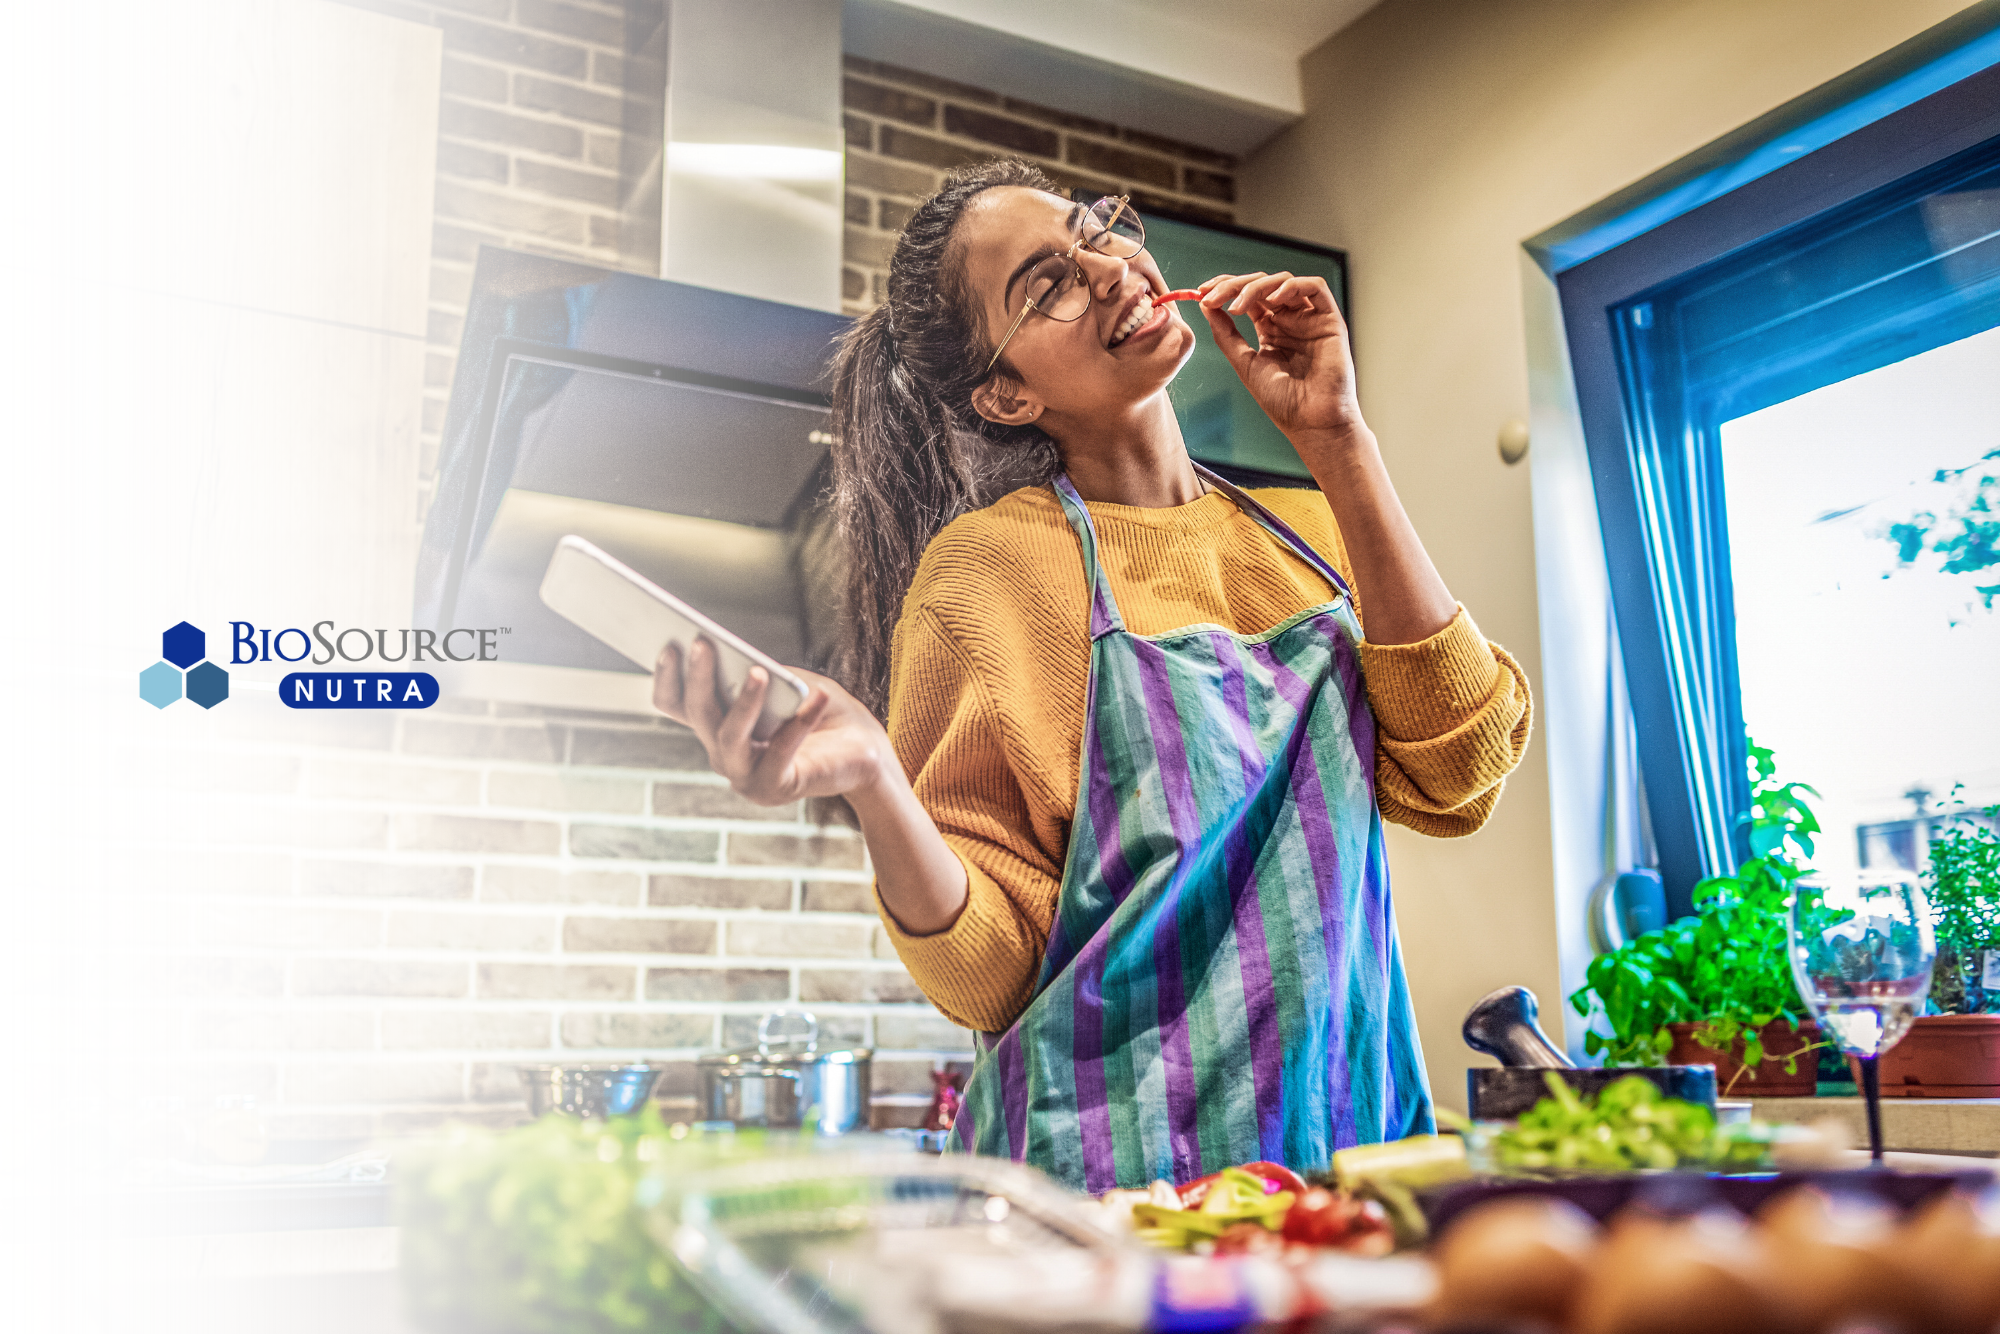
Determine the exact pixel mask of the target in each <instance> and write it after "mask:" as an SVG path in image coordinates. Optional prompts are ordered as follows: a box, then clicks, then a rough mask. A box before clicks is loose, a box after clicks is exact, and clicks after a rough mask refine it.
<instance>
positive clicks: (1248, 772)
mask: <svg viewBox="0 0 2000 1334" xmlns="http://www.w3.org/2000/svg"><path fill="white" fill-rule="evenodd" d="M1208 639H1209V642H1210V644H1211V645H1212V646H1213V650H1214V653H1215V660H1216V662H1217V664H1218V665H1219V666H1220V667H1221V669H1222V712H1223V716H1224V717H1226V718H1227V719H1229V727H1230V731H1231V732H1233V733H1235V737H1236V752H1237V756H1238V758H1239V760H1240V761H1241V763H1240V766H1239V767H1240V768H1241V769H1242V771H1243V799H1244V801H1245V802H1246V803H1247V802H1249V801H1250V800H1252V799H1254V798H1255V796H1256V792H1257V788H1258V785H1259V784H1260V783H1262V782H1263V779H1264V774H1265V772H1266V770H1265V768H1264V767H1263V766H1260V765H1258V764H1256V763H1255V762H1253V760H1252V758H1251V757H1252V756H1254V755H1257V754H1258V753H1259V745H1258V741H1257V737H1256V734H1255V732H1254V730H1253V729H1252V728H1251V726H1250V702H1249V698H1248V695H1247V692H1246V689H1245V685H1244V679H1243V659H1242V657H1241V656H1240V655H1239V650H1238V648H1237V644H1236V641H1235V640H1234V639H1232V638H1230V637H1229V636H1228V635H1210V636H1208ZM1224 847H1225V848H1226V849H1227V850H1228V856H1227V858H1226V861H1227V865H1228V867H1229V890H1230V907H1231V910H1232V911H1233V913H1234V916H1235V920H1236V957H1237V966H1238V969H1239V971H1240V972H1241V973H1242V977H1243V1013H1244V1022H1245V1025H1246V1026H1247V1028H1248V1031H1249V1038H1250V1079H1251V1085H1252V1088H1253V1090H1254V1091H1255V1094H1256V1099H1257V1143H1258V1152H1260V1153H1262V1154H1263V1155H1264V1156H1265V1157H1266V1158H1270V1157H1271V1155H1273V1154H1276V1153H1282V1152H1283V1151H1284V1136H1285V1109H1284V1097H1283V1093H1282V1089H1283V1087H1284V1064H1285V1056H1284V1044H1283V1042H1282V1040H1281V1038H1280V1035H1279V1032H1278V998H1277V994H1276V992H1275V991H1274V990H1273V988H1272V985H1271V953H1270V944H1269V941H1268V939H1267V937H1266V936H1265V934H1264V904H1263V901H1262V900H1261V899H1260V898H1259V897H1258V894H1257V853H1258V852H1259V851H1260V849H1258V848H1253V847H1251V846H1250V836H1249V831H1248V830H1246V829H1244V828H1243V826H1242V825H1241V824H1240V823H1239V824H1237V825H1236V826H1235V827H1234V828H1233V829H1231V830H1230V832H1229V836H1228V838H1227V839H1226V841H1225V843H1224Z"/></svg>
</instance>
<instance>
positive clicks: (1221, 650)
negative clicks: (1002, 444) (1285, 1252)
mask: <svg viewBox="0 0 2000 1334" xmlns="http://www.w3.org/2000/svg"><path fill="white" fill-rule="evenodd" d="M1200 471H1201V474H1202V476H1204V477H1205V478H1207V479H1208V481H1209V482H1210V483H1211V484H1212V485H1213V486H1214V487H1215V488H1216V489H1218V490H1220V491H1222V492H1224V493H1225V494H1227V495H1228V496H1229V497H1230V498H1231V499H1232V500H1234V501H1235V503H1236V504H1237V505H1238V506H1239V507H1241V508H1242V510H1243V511H1244V513H1246V514H1248V515H1249V516H1250V517H1251V518H1252V519H1254V520H1255V521H1256V522H1257V523H1259V524H1260V525H1262V526H1263V527H1264V528H1265V529H1266V530H1267V531H1268V532H1270V534H1271V535H1272V537H1273V538H1275V539H1276V540H1277V541H1278V542H1280V543H1282V544H1283V545H1284V546H1286V547H1288V548H1289V549H1290V550H1291V551H1293V552H1294V553H1295V554H1297V556H1298V557H1299V558H1300V559H1301V560H1303V561H1305V562H1306V563H1307V564H1308V565H1310V566H1311V567H1312V568H1314V569H1315V570H1317V571H1319V572H1320V574H1322V575H1324V576H1325V577H1326V579H1327V581H1328V582H1329V583H1330V584H1332V585H1333V587H1334V589H1335V590H1336V593H1335V597H1334V599H1333V601H1331V602H1327V603H1324V604H1321V605H1320V606H1316V607H1310V608H1308V609H1306V610H1305V611H1302V612H1299V613H1298V614H1297V615H1295V616H1292V617H1290V618H1288V619H1287V620H1285V621H1283V622H1281V623H1280V624H1278V625H1277V626H1274V627H1273V628H1272V629H1270V630H1267V631H1265V632H1264V633H1262V634H1257V635H1239V634H1235V633H1232V632H1229V631H1226V630H1222V629H1220V628H1219V627H1216V626H1212V625H1196V626H1187V627H1184V628H1182V629H1179V630H1174V631H1170V632H1168V633H1166V634H1159V635H1137V634H1133V633H1131V632H1130V631H1128V630H1127V629H1126V628H1125V624H1124V621H1123V620H1122V619H1121V618H1120V616H1119V614H1118V607H1117V602H1116V600H1115V599H1114V598H1113V597H1112V593H1111V586H1110V583H1109V581H1108V580H1107V579H1106V578H1105V575H1104V571H1103V568H1102V566H1101V564H1100V563H1099V561H1098V559H1097V534H1096V530H1095V528H1094V527H1093V526H1092V524H1091V521H1090V512H1089V510H1088V509H1087V508H1086V507H1085V506H1084V503H1083V501H1082V499H1081V498H1080V497H1079V496H1078V495H1077V493H1076V489H1075V488H1074V487H1073V486H1071V485H1070V482H1069V479H1068V478H1067V477H1059V478H1057V479H1056V483H1055V487H1056V494H1057V496H1058V497H1060V499H1061V501H1062V505H1063V512H1064V513H1065V515H1066V516H1067V517H1068V519H1069V523H1070V526H1071V528H1072V529H1074V530H1075V532H1076V536H1077V542H1078V544H1079V545H1080V546H1081V548H1082V552H1083V566H1084V575H1085V579H1086V582H1087V583H1088V585H1089V587H1090V598H1091V614H1090V636H1091V644H1090V684H1089V695H1088V700H1087V704H1086V709H1085V725H1084V738H1083V753H1082V755H1081V757H1080V763H1079V765H1078V768H1079V770H1080V775H1081V776H1080V780H1079V783H1078V789H1077V801H1076V814H1075V817H1074V819H1073V821H1072V823H1071V833H1070V846H1069V852H1068V857H1067V861H1066V864H1065V866H1064V868H1063V882H1062V886H1061V888H1060V890H1059V891H1058V894H1057V898H1056V910H1055V917H1054V921H1053V923H1052V925H1051V928H1050V931H1049V940H1048V945H1047V948H1046V950H1045V952H1044V955H1043V960H1042V971H1041V975H1040V976H1039V978H1038V979H1037V980H1036V986H1035V994H1034V997H1033V999H1032V1000H1030V1001H1029V1003H1028V1007H1027V1009H1026V1010H1025V1011H1023V1012H1022V1014H1021V1017H1020V1018H1019V1019H1018V1020H1016V1021H1015V1023H1014V1024H1013V1026H1012V1027H1011V1028H1009V1029H1008V1030H1007V1031H1006V1032H1005V1033H999V1034H983V1035H981V1037H980V1039H979V1043H978V1047H979V1050H978V1056H977V1061H976V1063H975V1066H974V1069H973V1074H972V1079H971V1082H970V1083H969V1084H968V1086H967V1088H966V1092H965V1099H964V1105H963V1107H962V1108H961V1110H960V1112H959V1116H958V1121H957V1124H956V1126H955V1127H954V1129H953V1135H952V1144H953V1147H954V1148H956V1149H960V1150H966V1151H970V1152H974V1153H983V1154H991V1155H995V1156H999V1157H1007V1158H1013V1159H1015V1160H1017V1161H1025V1162H1029V1163H1033V1164H1035V1165H1036V1166H1038V1167H1041V1168H1042V1169H1044V1170H1045V1171H1047V1172H1049V1173H1050V1174H1052V1175H1053V1176H1055V1177H1056V1178H1058V1179H1059V1180H1061V1181H1063V1182H1065V1183H1067V1184H1069V1185H1071V1186H1073V1187H1076V1188H1078V1189H1082V1190H1090V1191H1103V1190H1109V1189H1110V1188H1112V1187H1114V1186H1143V1185H1145V1184H1146V1183H1147V1182H1149V1181H1152V1180H1155V1179H1157V1178H1161V1177H1164V1178H1166V1179H1168V1180H1170V1181H1173V1182H1176V1183H1180V1182H1185V1181H1189V1180H1192V1179H1193V1178H1195V1177H1198V1176H1204V1175H1206V1174H1208V1173H1210V1172H1215V1171H1219V1170H1220V1169H1221V1168H1223V1167H1226V1166H1229V1165H1230V1164H1233V1163H1241V1162H1248V1161H1252V1160H1255V1159H1260V1158H1261V1159H1270V1160H1272V1161H1276V1162H1282V1163H1285V1164H1286V1165H1288V1166H1290V1167H1293V1168H1295V1169H1298V1170H1301V1171H1312V1170H1323V1169H1325V1168H1327V1167H1328V1166H1329V1165H1330V1162H1331V1159H1332V1155H1333V1151H1334V1150H1335V1149H1339V1148H1344V1147H1346V1146H1348V1145H1351V1144H1366V1143H1373V1142H1377V1141H1380V1140H1385V1139H1396V1138H1400V1137H1402V1136H1404V1135H1415V1134H1423V1133H1427V1132H1430V1131H1432V1130H1434V1129H1435V1126H1434V1123H1433V1120H1432V1116H1431V1103H1430V1089H1429V1085H1428V1083H1427V1082H1426V1080H1425V1077H1424V1066H1423V1055H1422V1053H1421V1052H1420V1051H1419V1050H1418V1046H1417V1031H1416V1018H1415V1014H1414V1012H1413V1011H1412V1009H1411V1006H1410V996H1409V988H1408V986H1407V985H1406V983H1405V982H1404V979H1403V967H1402V958H1401V954H1400V951H1399V947H1398V945H1397V943H1396V929H1395V915H1394V913H1393V911H1392V909H1391V906H1390V901H1389V877H1388V869H1387V866H1386V864H1385V862H1384V859H1383V848H1382V827H1381V818H1380V816H1379V814H1378V813H1377V811H1376V806H1375V720H1374V716H1373V715H1372V714H1371V713H1370V712H1369V709H1368V701H1367V696H1366V693H1365V691H1364V689H1363V685H1362V680H1361V667H1360V655H1359V650H1358V649H1357V647H1356V645H1357V644H1358V643H1359V641H1360V638H1361V628H1360V625H1359V624H1358V623H1357V622H1356V620H1355V618H1354V611H1353V606H1352V603H1351V599H1350V598H1349V597H1348V594H1347V585H1346V584H1345V582H1343V581H1342V579H1341V577H1340V574H1339V572H1338V571H1336V570H1335V569H1334V568H1333V566H1332V565H1331V564H1329V563H1328V562H1327V561H1326V560H1324V559H1323V558H1322V557H1321V556H1320V555H1319V553H1317V552H1315V551H1313V550H1312V549H1311V548H1310V547H1309V546H1307V545H1306V544H1305V543H1304V542H1303V541H1301V540H1300V539H1299V537H1298V535H1297V534H1296V533H1294V532H1292V530H1291V529H1290V528H1288V527H1286V525H1285V524H1284V523H1283V522H1282V521H1280V520H1279V519H1278V518H1277V516H1276V515H1273V514H1272V513H1271V512H1270V511H1268V510H1266V509H1265V508H1264V507H1263V506H1262V505H1259V504H1258V503H1257V502H1256V501H1255V500H1253V499H1252V498H1251V497H1250V496H1248V495H1246V494H1244V493H1243V492H1242V491H1241V490H1239V489H1238V488H1236V487H1234V486H1232V485H1230V484H1229V483H1228V482H1226V481H1224V480H1222V479H1221V478H1220V477H1217V476H1215V475H1214V474H1213V473H1210V472H1209V471H1208V470H1206V469H1200Z"/></svg>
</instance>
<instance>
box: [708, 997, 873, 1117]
mask: <svg viewBox="0 0 2000 1334" xmlns="http://www.w3.org/2000/svg"><path fill="white" fill-rule="evenodd" d="M794 1020H800V1021H803V1029H802V1031H792V1032H790V1033H787V1034H785V1035H784V1036H779V1035H778V1034H779V1033H780V1032H782V1031H783V1030H784V1029H794V1030H797V1029H798V1025H795V1024H793V1023H792V1022H791V1021H794ZM872 1055H873V1053H872V1052H870V1051H869V1050H868V1049H867V1048H865V1047H862V1048H852V1049H845V1050H839V1051H822V1050H820V1045H819V1019H818V1018H817V1017H816V1016H815V1015H813V1014H812V1013H810V1012H809V1011H806V1010H774V1011H772V1012H771V1013H770V1014H767V1015H765V1016H764V1017H763V1018H762V1019H760V1020H758V1021H757V1045H756V1046H754V1047H742V1048H738V1049H737V1050H735V1051H725V1052H715V1053H712V1054H710V1055H708V1056H703V1057H701V1058H700V1059H699V1060H697V1061H696V1062H695V1076H696V1089H697V1096H698V1097H699V1098H700V1106H701V1115H702V1119H704V1120H707V1121H728V1122H730V1123H732V1124H734V1125H738V1126H766V1127H769V1128H771V1129H787V1128H794V1127H797V1126H801V1125H804V1124H805V1122H806V1119H807V1118H808V1117H809V1116H813V1117H815V1118H816V1123H817V1125H818V1128H819V1133H820V1134H822V1135H845V1134H847V1133H848V1132H849V1131H853V1130H866V1129H868V1063H869V1059H870V1057H871V1056H872Z"/></svg>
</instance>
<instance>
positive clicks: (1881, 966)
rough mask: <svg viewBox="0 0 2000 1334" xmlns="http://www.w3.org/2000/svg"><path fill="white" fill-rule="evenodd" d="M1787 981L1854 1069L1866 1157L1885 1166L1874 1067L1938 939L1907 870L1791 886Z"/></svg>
mask: <svg viewBox="0 0 2000 1334" xmlns="http://www.w3.org/2000/svg"><path fill="white" fill-rule="evenodd" d="M1785 934H1786V944H1787V946H1788V953H1789V954H1790V956H1791V962H1792V980H1793V981H1794V982H1795V983H1797V985H1798V988H1799V997H1800V999H1802V1000H1804V1001H1805V1003H1806V1004H1807V1005H1808V1006H1810V1007H1811V1008H1812V1011H1813V1014H1814V1015H1815V1016H1817V1017H1818V1019H1819V1024H1820V1028H1821V1030H1822V1031H1824V1032H1826V1033H1827V1034H1829V1035H1831V1036H1832V1038H1833V1040H1834V1042H1835V1043H1836V1044H1838V1046H1839V1047H1840V1050H1841V1051H1843V1052H1845V1053H1847V1054H1848V1055H1850V1056H1853V1057H1855V1058H1856V1060H1857V1062H1858V1063H1859V1064H1860V1066H1861V1091H1862V1095H1863V1096H1864V1097H1865V1098H1866V1099H1867V1103H1868V1153H1869V1158H1870V1160H1871V1161H1872V1162H1873V1163H1874V1164H1875V1165H1876V1166H1877V1167H1880V1166H1881V1165H1882V1087H1881V1083H1880V1081H1879V1079H1878V1078H1877V1076H1876V1072H1875V1062H1876V1060H1877V1059H1878V1058H1879V1057H1880V1056H1881V1055H1882V1053H1883V1052H1885V1051H1887V1050H1889V1048H1891V1047H1893V1046H1895V1045H1896V1044H1897V1043H1898V1042H1900V1041H1902V1038H1903V1035H1904V1034H1905V1033H1907V1032H1909V1031H1910V1025H1911V1023H1913V1022H1914V1021H1915V1020H1916V1017H1917V1016H1918V1015H1919V1014H1922V1013H1923V1009H1924V998H1925V997H1926V996H1928V995H1929V994H1930V989H1931V965H1932V964H1933V963H1934V962H1936V960H1937V938H1936V936H1935V935H1934V934H1933V932H1932V929H1931V909H1930V903H1929V901H1928V900H1926V899H1925V897H1924V891H1923V890H1922V888H1921V887H1919V886H1918V884H1917V881H1916V877H1915V876H1913V875H1910V874H1908V873H1907V872H1898V871H1888V872H1885V871H1882V870H1879V869H1870V870H1864V871H1863V872H1862V873H1861V875H1860V876H1859V877H1857V878H1855V879H1854V880H1851V881H1849V880H1839V881H1835V880H1832V879H1828V878H1822V877H1818V876H1808V877H1805V878H1803V879H1801V880H1800V881H1799V882H1798V884H1797V885H1796V886H1795V887H1794V893H1793V896H1792V908H1791V913H1790V914H1789V916H1788V918H1787V920H1786V931H1785Z"/></svg>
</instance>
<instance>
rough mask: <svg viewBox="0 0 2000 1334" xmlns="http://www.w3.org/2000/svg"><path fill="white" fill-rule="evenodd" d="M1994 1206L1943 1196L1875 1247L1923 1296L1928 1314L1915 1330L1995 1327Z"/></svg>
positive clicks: (1962, 1331) (1999, 1288) (1999, 1232)
mask: <svg viewBox="0 0 2000 1334" xmlns="http://www.w3.org/2000/svg"><path fill="white" fill-rule="evenodd" d="M1996 1203H2000V1202H1996V1201H1993V1200H1986V1201H1982V1200H1980V1199H1978V1198H1976V1197H1974V1196H1972V1195H1969V1194H1966V1193H1963V1192H1959V1191H1947V1192H1945V1193H1944V1194H1942V1195H1939V1196H1937V1197H1935V1198H1934V1199H1932V1200H1930V1201H1929V1202H1927V1203H1926V1204H1924V1205H1923V1206H1922V1207H1920V1208H1918V1209H1916V1210H1913V1211H1912V1212H1911V1214H1910V1216H1909V1217H1908V1218H1906V1219H1905V1220H1904V1221H1903V1225H1902V1226H1901V1227H1900V1228H1898V1229H1897V1230H1896V1231H1895V1232H1893V1233H1891V1234H1890V1235H1889V1236H1888V1237H1887V1238H1885V1239H1884V1240H1883V1242H1882V1243H1881V1245H1880V1246H1879V1247H1878V1248H1877V1249H1878V1252H1879V1253H1880V1254H1881V1256H1882V1257H1883V1258H1884V1260H1886V1261H1887V1262H1888V1263H1889V1264H1890V1265H1891V1266H1893V1267H1894V1269H1895V1270H1896V1272H1897V1273H1898V1274H1900V1275H1902V1276H1903V1278H1904V1281H1905V1282H1907V1283H1909V1284H1911V1285H1912V1286H1913V1287H1915V1288H1916V1289H1917V1290H1918V1291H1920V1292H1922V1293H1924V1294H1926V1296H1927V1298H1928V1300H1929V1302H1930V1307H1929V1311H1928V1314H1927V1318H1926V1319H1925V1320H1924V1322H1923V1323H1922V1324H1921V1325H1919V1326H1917V1327H1919V1328H1923V1329H1930V1330H1936V1331H1937V1332H1938V1334H1985V1331H1987V1330H1990V1329H1992V1328H1993V1327H1994V1325H1996V1324H2000V1211H1996V1209H1995V1207H1994V1206H1995V1204H1996Z"/></svg>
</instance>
